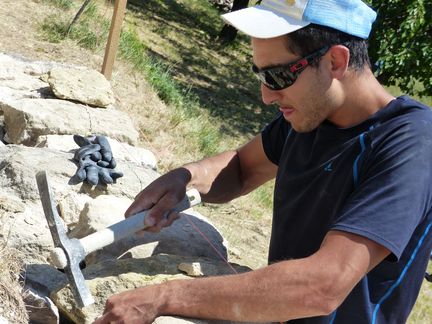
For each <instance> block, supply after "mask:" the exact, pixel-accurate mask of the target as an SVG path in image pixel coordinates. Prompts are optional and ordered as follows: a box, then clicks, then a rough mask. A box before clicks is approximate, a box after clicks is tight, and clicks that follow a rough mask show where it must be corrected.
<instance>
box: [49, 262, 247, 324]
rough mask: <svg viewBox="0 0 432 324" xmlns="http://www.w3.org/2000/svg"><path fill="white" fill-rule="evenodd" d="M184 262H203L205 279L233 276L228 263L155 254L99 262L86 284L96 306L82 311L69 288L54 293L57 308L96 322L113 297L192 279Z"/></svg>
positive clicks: (198, 323) (161, 322) (166, 323)
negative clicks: (181, 268) (182, 267)
mask: <svg viewBox="0 0 432 324" xmlns="http://www.w3.org/2000/svg"><path fill="white" fill-rule="evenodd" d="M183 262H187V263H193V262H199V263H200V264H201V269H202V271H203V274H204V275H205V276H209V275H228V274H232V273H233V271H232V270H231V268H230V267H229V266H227V264H226V263H225V262H223V261H216V260H210V259H205V258H190V257H181V256H173V255H155V256H153V257H150V258H145V259H127V260H116V261H114V260H113V261H106V262H103V263H98V264H95V265H92V266H89V267H87V268H86V269H84V270H83V274H84V276H85V278H86V284H87V286H88V287H89V289H90V291H91V293H92V295H93V297H94V298H95V304H93V305H90V306H87V307H85V308H82V309H80V308H78V307H77V306H76V303H75V300H74V299H73V296H72V292H71V291H70V288H69V285H67V286H65V287H63V288H61V289H60V290H58V291H55V292H54V293H52V294H51V299H52V300H53V301H54V303H55V304H56V305H57V307H58V308H59V310H60V312H62V313H64V314H65V315H66V316H67V317H68V318H70V319H71V320H72V321H74V322H75V323H92V322H93V321H94V319H95V318H96V317H98V316H101V315H102V312H103V309H104V306H105V301H106V300H107V299H108V297H110V296H112V295H113V294H117V293H120V292H122V291H125V290H130V289H135V288H138V287H142V286H145V285H150V284H156V283H162V282H165V281H168V280H174V279H191V278H190V277H188V276H186V275H185V274H182V273H181V272H180V271H179V270H178V265H179V264H180V263H183ZM231 265H232V266H233V267H234V269H235V270H236V271H237V272H238V273H243V272H247V271H250V269H249V268H247V267H243V266H239V265H236V264H231ZM191 280H193V279H191ZM176 321H177V322H176ZM154 323H158V324H172V323H179V324H180V323H182V324H183V323H185V324H186V323H195V324H205V323H209V324H210V323H212V324H214V323H221V324H222V323H224V324H227V323H231V322H229V321H209V320H194V319H181V318H178V317H170V316H164V317H163V318H162V317H160V318H158V319H157V320H156V321H155V322H154Z"/></svg>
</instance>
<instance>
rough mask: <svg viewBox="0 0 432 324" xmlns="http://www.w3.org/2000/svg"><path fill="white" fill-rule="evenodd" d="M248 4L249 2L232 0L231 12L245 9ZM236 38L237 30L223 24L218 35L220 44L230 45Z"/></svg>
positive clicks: (247, 0) (246, 0)
mask: <svg viewBox="0 0 432 324" xmlns="http://www.w3.org/2000/svg"><path fill="white" fill-rule="evenodd" d="M248 4H249V0H234V2H233V7H232V9H231V12H232V11H236V10H240V9H244V8H247V6H248ZM236 36H237V29H236V28H235V27H233V26H231V25H228V24H225V25H224V26H223V28H222V30H221V32H220V33H219V40H220V41H221V42H222V43H230V42H232V41H233V40H234V39H235V38H236Z"/></svg>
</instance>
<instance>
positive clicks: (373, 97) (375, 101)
mask: <svg viewBox="0 0 432 324" xmlns="http://www.w3.org/2000/svg"><path fill="white" fill-rule="evenodd" d="M353 73H361V74H360V75H358V74H357V75H355V76H352V77H348V78H349V79H347V80H345V81H344V82H343V84H341V90H342V93H343V95H342V97H343V101H342V102H343V103H342V105H341V107H340V108H339V109H337V111H335V112H334V114H332V116H330V118H328V119H329V121H331V122H332V123H334V124H335V125H337V126H339V127H340V128H348V127H352V126H355V125H357V124H360V123H361V122H363V121H364V120H366V119H368V118H369V117H370V116H372V115H373V114H375V113H376V112H377V111H379V110H381V109H383V108H385V107H386V106H387V105H388V104H389V103H390V101H392V100H393V99H395V98H394V96H392V95H391V94H390V93H388V92H387V91H386V90H385V89H384V87H383V86H382V85H381V84H380V83H379V82H378V81H377V79H376V78H375V77H374V76H373V74H372V72H371V71H370V70H367V71H363V72H353Z"/></svg>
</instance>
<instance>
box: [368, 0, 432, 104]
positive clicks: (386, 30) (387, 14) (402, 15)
mask: <svg viewBox="0 0 432 324" xmlns="http://www.w3.org/2000/svg"><path fill="white" fill-rule="evenodd" d="M367 2H368V3H369V4H370V5H371V6H372V7H373V8H374V9H375V10H376V11H377V13H378V17H377V20H376V22H375V23H374V26H373V30H372V34H371V38H370V40H369V44H370V46H369V54H370V57H371V61H372V64H375V67H376V68H377V71H376V73H377V75H378V79H379V80H380V81H381V82H382V83H383V84H385V85H387V86H388V85H397V86H399V88H400V89H401V90H402V91H405V92H407V93H409V94H416V95H421V96H431V95H432V46H431V45H432V1H430V0H367Z"/></svg>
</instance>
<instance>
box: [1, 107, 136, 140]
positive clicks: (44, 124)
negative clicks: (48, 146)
mask: <svg viewBox="0 0 432 324" xmlns="http://www.w3.org/2000/svg"><path fill="white" fill-rule="evenodd" d="M0 106H1V108H2V109H3V113H4V117H5V126H6V132H7V135H8V138H9V140H10V143H13V144H24V145H30V146H32V145H34V144H35V143H36V142H37V139H38V137H39V136H41V135H50V134H57V135H64V134H71V135H73V134H83V135H87V134H88V135H89V134H100V135H106V136H109V137H113V138H116V139H119V140H120V141H125V142H128V143H130V144H136V143H137V141H138V132H137V131H136V130H135V128H134V126H133V123H132V120H131V119H130V118H129V116H128V115H127V114H126V113H123V112H120V111H117V110H114V109H91V108H88V107H87V106H84V105H81V104H75V103H72V102H69V101H65V100H57V99H21V100H14V101H9V102H8V103H1V102H0ZM113 125H115V127H113Z"/></svg>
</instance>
